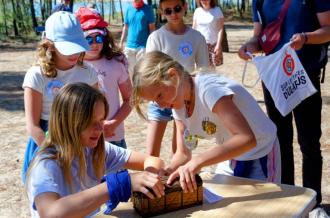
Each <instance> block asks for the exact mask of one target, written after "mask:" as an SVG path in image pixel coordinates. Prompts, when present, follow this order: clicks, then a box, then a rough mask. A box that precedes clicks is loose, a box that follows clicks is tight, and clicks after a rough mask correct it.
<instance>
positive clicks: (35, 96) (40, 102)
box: [22, 11, 97, 183]
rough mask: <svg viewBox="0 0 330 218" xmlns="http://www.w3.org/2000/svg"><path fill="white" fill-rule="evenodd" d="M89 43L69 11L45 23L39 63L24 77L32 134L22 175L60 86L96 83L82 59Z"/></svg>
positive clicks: (52, 16)
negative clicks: (76, 83)
mask: <svg viewBox="0 0 330 218" xmlns="http://www.w3.org/2000/svg"><path fill="white" fill-rule="evenodd" d="M88 49H89V46H88V44H87V42H86V40H85V38H84V34H83V31H82V30H81V27H80V24H79V21H78V20H77V19H76V18H75V16H74V15H73V14H71V13H69V12H65V11H59V12H55V13H54V14H52V15H51V16H50V17H49V18H48V19H47V20H46V25H45V37H44V38H43V39H42V40H41V42H40V43H39V45H38V47H37V52H38V65H36V66H33V67H31V68H30V69H29V70H28V71H27V73H26V75H25V78H24V82H23V88H24V107H25V116H26V126H27V131H28V134H29V135H30V138H29V141H28V143H27V148H26V151H25V156H24V162H23V170H22V179H23V183H24V182H25V174H26V170H27V168H28V166H29V163H30V161H31V159H32V158H33V156H34V153H35V152H36V150H37V148H38V146H40V145H41V143H42V142H43V140H44V139H45V132H46V131H47V128H48V119H49V112H50V107H51V104H52V102H53V99H54V97H55V95H56V94H57V92H58V90H59V89H60V88H61V87H62V86H63V85H65V84H68V83H73V82H84V83H87V84H89V85H92V86H95V87H97V75H96V73H95V71H94V70H93V69H92V68H91V67H89V66H88V65H86V64H84V63H83V57H84V52H85V51H86V50H88Z"/></svg>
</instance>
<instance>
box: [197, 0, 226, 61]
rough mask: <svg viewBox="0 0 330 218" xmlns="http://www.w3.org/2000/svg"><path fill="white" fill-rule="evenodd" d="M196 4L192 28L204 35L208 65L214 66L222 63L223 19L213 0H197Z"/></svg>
mask: <svg viewBox="0 0 330 218" xmlns="http://www.w3.org/2000/svg"><path fill="white" fill-rule="evenodd" d="M197 5H198V6H199V7H198V8H197V9H196V10H195V12H194V17H193V28H194V29H196V30H198V31H199V32H201V33H202V35H203V36H204V37H205V40H206V43H207V46H208V50H209V63H210V66H213V67H216V66H219V65H221V64H222V63H223V55H222V47H221V41H222V37H223V28H224V20H225V19H224V16H223V13H222V11H221V9H220V8H219V7H218V6H216V2H215V0H197Z"/></svg>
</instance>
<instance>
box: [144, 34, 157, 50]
mask: <svg viewBox="0 0 330 218" xmlns="http://www.w3.org/2000/svg"><path fill="white" fill-rule="evenodd" d="M158 31H159V30H156V31H154V32H152V33H151V34H150V35H149V37H148V39H147V44H146V52H151V51H158V50H159V47H158V43H157V42H156V38H157V32H158Z"/></svg>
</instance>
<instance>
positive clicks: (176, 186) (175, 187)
mask: <svg viewBox="0 0 330 218" xmlns="http://www.w3.org/2000/svg"><path fill="white" fill-rule="evenodd" d="M167 179H168V176H162V177H161V181H162V183H163V184H164V185H165V194H169V193H172V192H181V191H182V188H181V185H180V182H179V178H177V179H176V180H175V181H174V182H173V184H171V185H167V184H166V182H167ZM195 179H196V183H197V187H200V186H202V185H203V180H202V178H201V177H200V176H199V175H198V174H196V176H195ZM149 191H150V190H149ZM151 192H152V191H151ZM133 197H142V198H148V196H146V195H145V194H143V193H141V192H133ZM148 199H149V198H148Z"/></svg>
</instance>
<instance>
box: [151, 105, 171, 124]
mask: <svg viewBox="0 0 330 218" xmlns="http://www.w3.org/2000/svg"><path fill="white" fill-rule="evenodd" d="M148 119H149V120H153V121H170V120H173V117H172V109H171V108H160V107H159V106H158V104H157V103H154V102H150V103H149V105H148Z"/></svg>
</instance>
